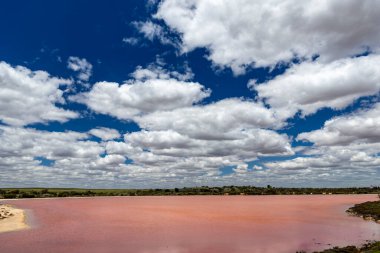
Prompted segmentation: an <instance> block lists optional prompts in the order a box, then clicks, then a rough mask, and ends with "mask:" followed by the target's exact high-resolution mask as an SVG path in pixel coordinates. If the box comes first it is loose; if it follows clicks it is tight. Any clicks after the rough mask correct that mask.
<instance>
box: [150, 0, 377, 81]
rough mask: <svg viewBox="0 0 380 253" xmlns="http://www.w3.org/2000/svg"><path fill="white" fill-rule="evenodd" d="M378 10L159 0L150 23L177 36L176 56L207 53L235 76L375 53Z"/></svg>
mask: <svg viewBox="0 0 380 253" xmlns="http://www.w3.org/2000/svg"><path fill="white" fill-rule="evenodd" d="M379 8H380V2H379V1H371V0H364V1H355V0H348V1H340V0H332V1H318V0H313V1H297V0H286V1H279V0H271V1H267V0H266V1H249V0H236V1H228V0H221V1H199V0H190V1H186V0H180V1H178V0H164V1H162V2H161V3H160V5H159V8H158V11H157V13H156V14H155V15H154V18H157V19H162V20H163V21H164V22H165V23H166V24H167V26H168V27H169V28H171V29H172V30H174V31H176V32H178V33H179V34H180V37H181V46H180V47H181V49H182V52H189V51H192V50H194V49H196V48H207V49H208V51H209V56H208V58H209V59H210V60H211V61H212V62H213V63H214V64H216V65H219V66H222V67H231V68H232V70H233V71H234V73H235V74H241V73H243V72H244V70H245V68H246V67H247V66H249V65H253V64H254V65H255V66H258V67H260V66H274V65H276V64H277V63H279V62H282V61H289V60H291V59H292V58H294V57H306V58H310V57H312V56H313V55H316V54H318V55H320V57H321V60H323V61H324V62H328V61H332V60H336V59H339V58H342V57H347V56H352V55H355V54H360V53H362V52H364V51H366V50H368V49H370V50H372V51H378V50H379V46H380V45H379V41H380V34H379V33H378V27H379V25H380V17H379V15H378V12H377V10H378V9H379ZM149 24H150V25H149V27H154V24H152V23H149ZM147 27H148V25H147ZM147 30H149V31H150V30H154V29H147ZM154 31H155V30H154ZM156 33H157V32H156ZM147 34H155V32H150V33H147ZM151 36H152V35H151Z"/></svg>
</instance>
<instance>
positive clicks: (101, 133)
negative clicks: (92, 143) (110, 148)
mask: <svg viewBox="0 0 380 253" xmlns="http://www.w3.org/2000/svg"><path fill="white" fill-rule="evenodd" d="M88 133H89V134H91V135H93V136H96V137H98V138H100V139H102V140H103V141H108V140H113V139H117V138H119V137H120V133H119V131H117V130H116V129H111V128H106V127H98V128H94V129H91V130H90V131H89V132H88Z"/></svg>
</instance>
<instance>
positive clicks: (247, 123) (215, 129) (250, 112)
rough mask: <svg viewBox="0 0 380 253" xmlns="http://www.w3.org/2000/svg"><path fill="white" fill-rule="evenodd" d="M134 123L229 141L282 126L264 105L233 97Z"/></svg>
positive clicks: (159, 113)
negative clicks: (252, 130)
mask: <svg viewBox="0 0 380 253" xmlns="http://www.w3.org/2000/svg"><path fill="white" fill-rule="evenodd" d="M135 121H136V122H137V123H138V124H139V125H140V127H142V128H144V129H148V130H167V129H172V130H174V131H176V132H178V133H181V134H184V135H187V136H190V137H191V138H197V139H204V140H218V139H220V140H223V139H224V140H229V139H231V140H232V139H234V138H237V137H239V135H241V133H242V131H244V130H246V129H251V128H278V127H281V126H282V125H283V123H282V122H281V121H280V120H278V119H277V118H276V117H275V115H274V113H273V111H272V110H270V109H267V108H265V107H264V105H263V104H261V103H256V102H253V101H246V100H242V99H237V98H232V99H224V100H221V101H218V102H216V103H213V104H208V105H204V106H193V107H185V108H179V109H175V110H171V111H164V112H163V111H157V112H154V113H150V114H147V115H144V116H141V117H136V118H135Z"/></svg>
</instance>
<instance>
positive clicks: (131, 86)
mask: <svg viewBox="0 0 380 253" xmlns="http://www.w3.org/2000/svg"><path fill="white" fill-rule="evenodd" d="M178 75H179V74H178V72H173V73H170V72H163V70H160V71H158V72H157V71H154V70H152V69H142V68H138V69H137V70H136V71H135V72H134V73H133V74H132V76H133V77H134V78H133V79H131V80H128V81H126V82H125V83H124V84H121V85H120V84H118V83H111V82H98V83H95V84H94V86H93V87H92V89H91V90H90V91H89V92H87V93H81V94H78V95H76V96H73V97H71V100H73V101H77V102H80V103H84V104H86V105H87V106H88V107H89V108H91V109H92V110H94V111H95V112H98V113H103V114H109V115H112V116H114V117H117V118H119V119H124V120H130V119H133V118H134V117H136V116H139V115H143V114H146V113H151V112H154V111H163V110H171V109H175V108H180V107H185V106H191V105H193V104H195V103H197V102H199V101H201V100H203V99H204V98H206V97H208V96H209V95H210V90H208V89H205V88H204V87H203V86H202V85H201V84H199V83H197V82H190V81H181V80H179V79H176V77H177V78H178ZM184 75H185V76H186V74H184ZM181 78H182V79H183V78H184V77H183V76H180V79H181Z"/></svg>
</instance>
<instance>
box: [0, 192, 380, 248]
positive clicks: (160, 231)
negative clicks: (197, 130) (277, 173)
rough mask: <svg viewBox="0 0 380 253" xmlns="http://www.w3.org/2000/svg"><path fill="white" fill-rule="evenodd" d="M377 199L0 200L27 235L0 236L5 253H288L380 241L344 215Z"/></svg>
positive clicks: (365, 224)
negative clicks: (21, 216) (16, 214)
mask: <svg viewBox="0 0 380 253" xmlns="http://www.w3.org/2000/svg"><path fill="white" fill-rule="evenodd" d="M376 199H377V196H376V195H307V196H305V195H303V196H179V197H177V196H176V197H174V196H169V197H96V198H60V199H23V200H6V201H5V200H4V201H0V202H2V203H9V204H12V205H15V206H16V207H19V208H24V209H27V210H28V211H27V212H28V217H27V221H28V223H29V224H30V225H32V227H33V228H32V229H29V230H24V231H17V232H8V233H2V234H0V252H6V253H39V252H44V253H50V252H51V253H61V252H62V253H67V252H73V253H128V252H131V253H153V252H155V253H156V252H157V253H161V252H162V253H164V252H165V253H191V252H193V253H206V252H207V253H208V252H210V253H216V252H217V253H234V252H236V253H242V252H250V253H251V252H260V253H295V252H296V251H299V250H306V251H308V252H311V251H313V250H319V249H325V248H330V247H332V246H344V245H352V244H356V245H360V244H362V243H365V240H380V225H379V224H376V223H375V222H371V221H364V220H362V219H361V218H357V217H351V216H348V215H347V214H346V213H345V210H346V209H347V208H348V207H350V206H352V205H354V204H356V203H361V202H365V201H370V200H376Z"/></svg>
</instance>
